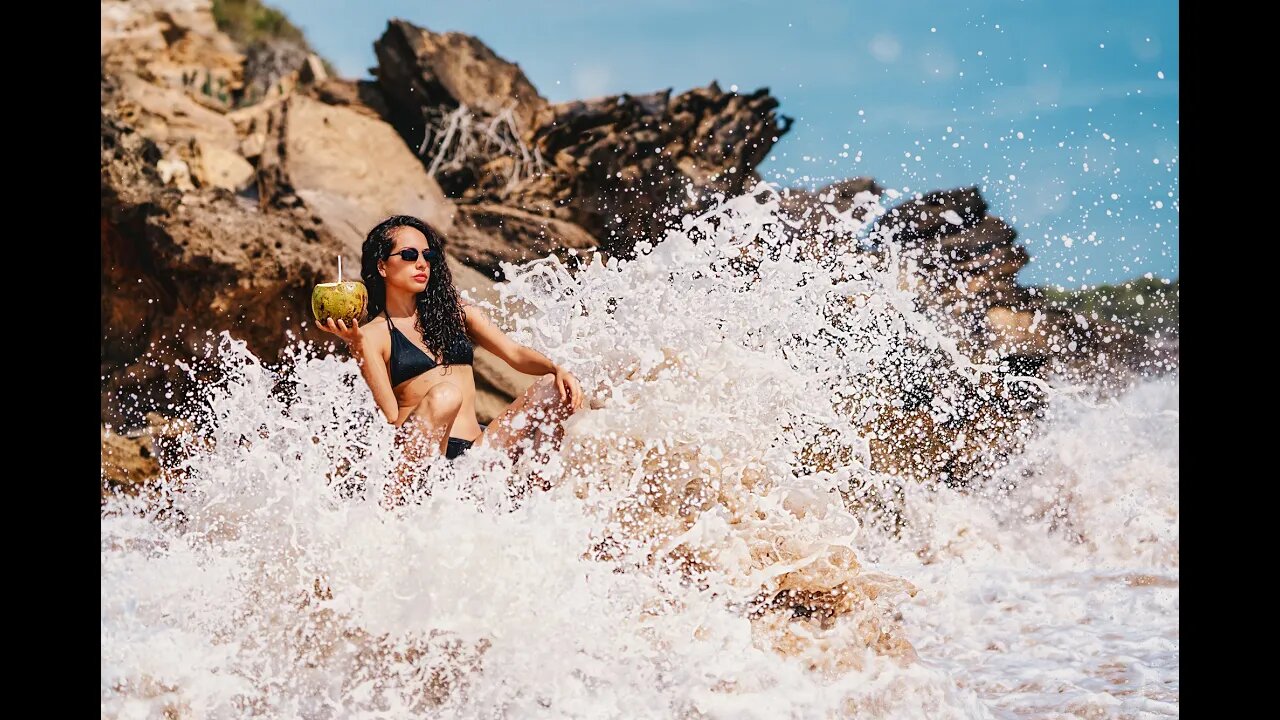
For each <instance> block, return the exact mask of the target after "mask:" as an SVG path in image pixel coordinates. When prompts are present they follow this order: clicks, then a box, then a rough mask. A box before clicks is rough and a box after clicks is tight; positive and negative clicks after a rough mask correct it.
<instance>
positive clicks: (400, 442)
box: [395, 382, 462, 489]
mask: <svg viewBox="0 0 1280 720" xmlns="http://www.w3.org/2000/svg"><path fill="white" fill-rule="evenodd" d="M461 408H462V391H461V390H459V389H458V387H457V386H456V385H454V384H453V383H450V382H439V383H436V384H435V385H433V386H431V389H429V390H427V393H426V395H424V396H423V397H422V400H421V401H420V402H419V403H418V406H417V407H416V408H414V409H413V412H411V413H409V417H408V418H406V419H405V421H404V423H402V424H401V425H400V428H399V429H398V430H397V431H396V446H397V447H399V448H400V451H401V453H400V460H399V461H398V462H397V463H396V470H395V474H396V480H397V481H399V483H400V484H401V485H402V488H401V489H403V488H404V487H409V486H410V484H411V483H412V482H413V479H414V478H415V477H417V474H418V472H419V471H420V470H421V468H422V467H423V466H424V465H428V464H430V463H431V462H432V461H433V460H434V459H435V458H437V457H440V456H442V455H444V453H445V448H446V447H447V443H448V440H449V428H451V427H453V421H454V419H455V418H456V417H457V416H458V410H460V409H461Z"/></svg>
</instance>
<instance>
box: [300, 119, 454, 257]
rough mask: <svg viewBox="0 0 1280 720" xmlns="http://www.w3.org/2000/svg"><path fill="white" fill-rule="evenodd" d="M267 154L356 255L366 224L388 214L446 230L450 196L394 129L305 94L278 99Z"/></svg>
mask: <svg viewBox="0 0 1280 720" xmlns="http://www.w3.org/2000/svg"><path fill="white" fill-rule="evenodd" d="M278 130H279V131H280V141H279V147H280V148H281V149H282V152H281V153H280V155H279V156H278V157H276V158H275V160H276V161H277V162H279V163H281V164H282V165H283V169H282V170H283V173H284V175H285V180H284V181H285V182H287V184H288V185H289V186H290V187H291V188H292V190H293V192H294V193H296V194H297V196H298V197H299V198H301V199H302V201H303V202H305V203H306V205H307V207H308V208H309V209H310V210H311V212H312V213H313V214H314V215H315V216H317V217H319V218H320V219H321V220H322V221H323V222H324V224H325V225H326V226H327V227H328V228H329V229H330V231H331V232H333V233H334V234H335V235H336V236H337V237H338V239H339V240H340V241H341V242H342V243H343V245H344V246H345V248H346V250H345V252H344V254H346V256H347V257H349V258H359V257H360V247H361V244H362V243H363V242H364V238H365V235H366V234H367V233H368V232H369V229H370V228H372V227H373V226H374V225H377V224H378V223H379V222H380V221H382V220H383V219H384V218H386V217H388V216H390V215H414V216H417V217H419V218H422V219H423V220H425V221H427V222H428V223H430V224H431V226H432V227H435V228H436V229H437V230H439V231H440V232H442V233H445V234H446V235H447V234H449V233H451V232H452V231H453V224H454V223H453V215H454V207H453V203H452V202H451V201H450V200H449V199H448V198H446V197H445V196H444V193H442V192H441V191H440V186H439V185H437V184H436V182H435V180H433V179H431V177H430V176H429V175H427V172H426V169H425V168H423V167H422V163H420V162H418V159H417V158H416V157H414V155H413V153H412V152H411V151H410V150H409V148H407V147H405V144H404V142H403V141H401V139H400V138H399V136H397V135H396V132H395V130H394V129H392V128H391V126H389V125H387V124H386V123H385V122H382V121H381V120H378V119H375V118H372V117H369V116H367V115H365V114H363V113H361V112H358V111H356V110H354V109H352V108H349V107H339V106H333V105H326V104H324V103H322V102H320V101H318V100H314V99H312V98H310V97H307V96H305V95H294V96H292V97H290V98H289V99H288V100H287V101H286V102H285V103H284V107H283V113H282V117H281V121H280V122H279V123H278Z"/></svg>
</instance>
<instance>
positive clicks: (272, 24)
mask: <svg viewBox="0 0 1280 720" xmlns="http://www.w3.org/2000/svg"><path fill="white" fill-rule="evenodd" d="M213 19H214V20H216V21H217V22H218V29H219V30H221V31H222V32H224V33H226V34H228V35H230V36H231V39H232V40H235V41H236V42H238V43H240V44H241V45H246V46H247V45H250V44H252V43H255V42H259V41H263V40H271V39H280V40H292V41H294V42H296V43H299V44H301V45H302V46H303V47H306V48H307V49H308V50H310V47H309V46H308V45H307V38H306V37H305V36H303V34H302V31H301V30H299V29H298V28H297V27H296V26H295V25H294V24H293V23H291V22H289V18H287V17H285V14H284V13H282V12H280V11H279V10H276V9H275V8H269V7H267V6H266V5H263V4H262V3H261V2H259V1H258V0H213Z"/></svg>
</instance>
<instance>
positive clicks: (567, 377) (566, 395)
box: [556, 365, 582, 411]
mask: <svg viewBox="0 0 1280 720" xmlns="http://www.w3.org/2000/svg"><path fill="white" fill-rule="evenodd" d="M556 388H557V389H558V390H560V399H561V400H569V401H570V402H571V404H572V406H573V409H574V410H575V411H577V410H578V409H580V408H581V407H582V386H581V385H579V384H578V378H576V377H574V376H573V375H571V374H569V371H568V370H565V369H564V368H562V367H560V366H559V365H557V366H556Z"/></svg>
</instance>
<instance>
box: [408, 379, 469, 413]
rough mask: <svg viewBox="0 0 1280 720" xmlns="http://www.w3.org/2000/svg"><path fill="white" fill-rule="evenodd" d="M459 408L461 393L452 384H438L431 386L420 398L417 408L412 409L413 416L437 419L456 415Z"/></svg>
mask: <svg viewBox="0 0 1280 720" xmlns="http://www.w3.org/2000/svg"><path fill="white" fill-rule="evenodd" d="M461 408H462V391H461V390H459V389H458V388H457V386H456V385H454V384H453V383H447V382H440V383H436V384H435V385H433V386H432V387H431V389H430V390H427V393H426V394H425V395H423V396H422V400H421V401H420V402H419V403H418V407H417V408H415V409H414V414H415V415H427V416H430V417H436V418H439V417H444V416H449V415H456V414H457V412H458V410H460V409H461Z"/></svg>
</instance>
